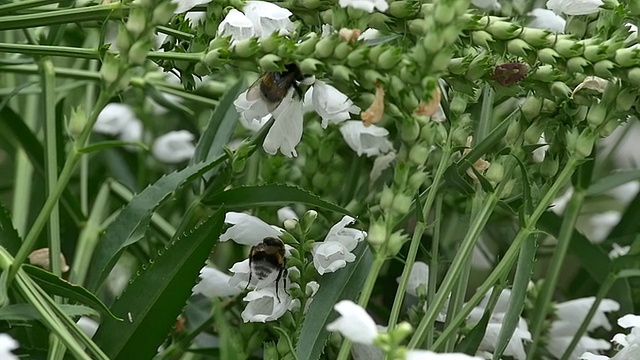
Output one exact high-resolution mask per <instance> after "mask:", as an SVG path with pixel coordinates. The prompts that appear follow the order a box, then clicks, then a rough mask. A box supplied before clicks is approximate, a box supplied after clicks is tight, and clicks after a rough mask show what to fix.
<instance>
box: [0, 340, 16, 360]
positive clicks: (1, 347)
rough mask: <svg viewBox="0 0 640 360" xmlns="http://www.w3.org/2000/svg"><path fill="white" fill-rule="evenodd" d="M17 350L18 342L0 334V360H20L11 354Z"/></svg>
mask: <svg viewBox="0 0 640 360" xmlns="http://www.w3.org/2000/svg"><path fill="white" fill-rule="evenodd" d="M17 348H18V342H17V341H16V340H14V339H13V338H12V337H11V336H10V335H9V334H0V359H3V360H4V359H6V360H19V359H20V358H19V357H17V356H16V355H14V354H13V353H12V351H13V350H15V349H17Z"/></svg>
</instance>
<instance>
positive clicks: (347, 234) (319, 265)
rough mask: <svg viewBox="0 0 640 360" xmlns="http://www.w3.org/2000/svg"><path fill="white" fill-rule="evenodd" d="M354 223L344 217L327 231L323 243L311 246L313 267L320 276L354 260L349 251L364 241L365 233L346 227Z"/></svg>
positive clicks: (352, 219) (348, 217) (354, 257)
mask: <svg viewBox="0 0 640 360" xmlns="http://www.w3.org/2000/svg"><path fill="white" fill-rule="evenodd" d="M354 221H355V219H354V218H352V217H350V216H344V217H343V218H342V220H341V221H340V222H339V223H337V224H335V225H334V226H333V227H332V228H331V229H330V230H329V233H328V234H327V236H326V237H325V239H324V241H323V242H317V243H314V244H313V245H312V246H313V248H312V250H311V253H312V254H313V265H314V266H315V268H316V270H317V271H318V273H319V274H320V275H322V274H324V273H329V272H334V271H336V270H338V269H341V268H343V267H345V266H346V265H347V263H348V262H353V261H354V260H355V259H356V256H355V255H353V254H352V253H351V251H353V249H355V248H356V246H357V245H358V242H360V241H362V240H364V238H365V237H366V236H367V233H366V232H364V231H361V230H357V229H350V228H347V227H346V226H347V225H349V224H352V223H353V222H354Z"/></svg>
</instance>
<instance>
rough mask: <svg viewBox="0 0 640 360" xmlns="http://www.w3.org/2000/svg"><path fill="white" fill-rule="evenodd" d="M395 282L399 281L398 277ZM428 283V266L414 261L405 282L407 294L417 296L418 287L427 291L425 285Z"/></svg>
mask: <svg viewBox="0 0 640 360" xmlns="http://www.w3.org/2000/svg"><path fill="white" fill-rule="evenodd" d="M396 281H398V282H399V281H400V277H398V278H397V279H396ZM428 282H429V265H427V264H425V263H423V262H422V261H416V262H415V263H414V264H413V267H412V268H411V272H410V273H409V281H408V282H407V293H409V294H411V295H413V296H418V287H420V285H423V286H424V289H425V290H426V289H427V284H428Z"/></svg>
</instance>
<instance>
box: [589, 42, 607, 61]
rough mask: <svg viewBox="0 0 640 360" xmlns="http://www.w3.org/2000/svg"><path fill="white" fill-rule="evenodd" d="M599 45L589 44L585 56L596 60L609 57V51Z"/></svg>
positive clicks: (590, 59)
mask: <svg viewBox="0 0 640 360" xmlns="http://www.w3.org/2000/svg"><path fill="white" fill-rule="evenodd" d="M604 50H605V49H603V48H602V47H601V46H599V45H588V46H585V48H584V55H583V56H584V58H585V59H587V60H589V61H591V62H596V61H600V60H604V59H606V58H607V52H606V51H604Z"/></svg>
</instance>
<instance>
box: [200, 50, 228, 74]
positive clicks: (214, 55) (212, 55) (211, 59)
mask: <svg viewBox="0 0 640 360" xmlns="http://www.w3.org/2000/svg"><path fill="white" fill-rule="evenodd" d="M221 53H222V50H221V49H214V50H211V51H209V52H208V53H207V55H205V57H204V63H205V65H207V66H208V67H209V68H211V69H213V68H217V67H220V66H222V65H223V64H224V60H223V59H222V55H221Z"/></svg>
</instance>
